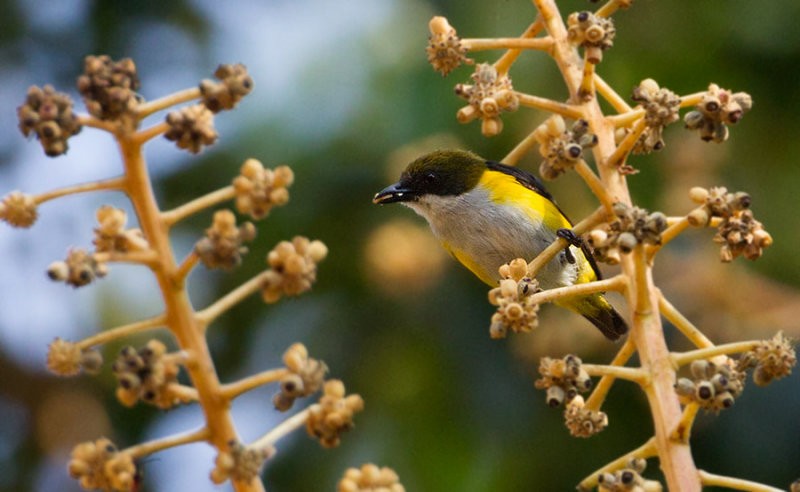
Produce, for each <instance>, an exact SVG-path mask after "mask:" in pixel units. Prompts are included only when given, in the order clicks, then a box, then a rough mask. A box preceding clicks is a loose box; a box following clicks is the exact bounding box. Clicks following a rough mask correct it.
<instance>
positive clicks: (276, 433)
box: [251, 408, 311, 448]
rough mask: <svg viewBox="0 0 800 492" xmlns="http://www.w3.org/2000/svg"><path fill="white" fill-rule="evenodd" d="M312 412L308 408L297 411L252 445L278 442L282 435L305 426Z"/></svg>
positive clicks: (265, 445)
mask: <svg viewBox="0 0 800 492" xmlns="http://www.w3.org/2000/svg"><path fill="white" fill-rule="evenodd" d="M309 413H311V412H310V411H309V409H308V408H306V409H305V410H303V411H302V412H299V413H296V414H294V415H292V416H291V417H289V418H288V419H286V420H284V421H283V422H281V423H280V424H279V425H278V426H277V427H275V428H273V429H272V430H270V431H269V432H267V433H266V434H264V435H263V436H262V437H260V438H259V439H258V440H257V441H254V442H253V443H252V444H251V446H252V447H254V448H266V447H269V446H272V445H273V444H275V443H276V442H278V441H279V440H280V439H281V438H282V437H284V436H286V435H288V434H291V433H292V432H294V431H295V430H297V429H299V428H300V427H303V426H304V425H305V424H306V421H307V420H308V415H309Z"/></svg>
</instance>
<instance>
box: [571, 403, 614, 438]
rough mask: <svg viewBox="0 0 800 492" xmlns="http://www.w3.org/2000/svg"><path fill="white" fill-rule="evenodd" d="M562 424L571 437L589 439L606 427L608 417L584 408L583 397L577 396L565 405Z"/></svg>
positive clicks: (597, 411) (603, 413) (602, 413)
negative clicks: (563, 423)
mask: <svg viewBox="0 0 800 492" xmlns="http://www.w3.org/2000/svg"><path fill="white" fill-rule="evenodd" d="M564 422H565V424H566V426H567V429H569V433H570V434H571V435H572V436H573V437H591V436H593V435H595V434H597V433H599V432H601V431H602V430H604V429H605V428H606V427H608V415H606V414H605V412H601V411H599V410H591V409H588V408H586V402H585V401H584V400H583V397H582V396H581V395H578V396H576V397H575V398H573V399H572V400H570V402H569V403H567V406H566V408H565V409H564Z"/></svg>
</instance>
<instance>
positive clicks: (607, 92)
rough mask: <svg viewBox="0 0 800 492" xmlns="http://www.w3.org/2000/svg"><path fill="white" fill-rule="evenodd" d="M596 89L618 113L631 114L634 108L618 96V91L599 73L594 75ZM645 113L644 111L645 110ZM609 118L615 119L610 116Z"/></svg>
mask: <svg viewBox="0 0 800 492" xmlns="http://www.w3.org/2000/svg"><path fill="white" fill-rule="evenodd" d="M594 87H595V89H596V90H597V92H598V93H599V94H600V95H601V96H603V99H605V100H606V101H608V103H609V104H610V105H611V106H612V107H613V108H614V110H615V111H616V112H617V113H623V114H624V113H630V112H631V111H632V108H631V107H630V105H629V104H628V103H627V101H625V99H623V97H622V96H620V95H619V94H617V91H615V90H614V88H613V87H611V86H610V85H608V83H607V82H606V81H605V80H604V79H603V78H602V77H601V76H599V75H597V73H595V74H594ZM643 112H644V110H643ZM609 118H613V116H610V117H609Z"/></svg>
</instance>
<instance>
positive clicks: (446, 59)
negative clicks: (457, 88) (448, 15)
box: [425, 16, 474, 76]
mask: <svg viewBox="0 0 800 492" xmlns="http://www.w3.org/2000/svg"><path fill="white" fill-rule="evenodd" d="M428 28H429V29H430V31H431V35H430V36H429V37H428V46H427V47H426V48H425V51H426V52H427V53H428V63H430V64H431V66H433V69H434V70H436V71H437V72H439V73H441V74H442V76H445V75H447V74H448V73H450V72H451V71H453V70H454V69H456V68H457V67H458V66H459V65H461V64H462V63H466V64H472V63H474V61H473V60H471V59H469V58H467V56H466V55H467V48H465V47H464V45H462V44H461V39H459V37H458V36H457V35H456V30H455V29H454V28H453V27H452V26H451V25H450V23H448V22H447V19H445V18H444V17H440V16H436V17H433V18H432V19H431V21H430V22H429V23H428Z"/></svg>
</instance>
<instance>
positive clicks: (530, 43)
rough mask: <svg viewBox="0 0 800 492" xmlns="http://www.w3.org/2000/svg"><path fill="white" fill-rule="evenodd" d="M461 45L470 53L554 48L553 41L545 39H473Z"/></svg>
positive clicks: (463, 41)
mask: <svg viewBox="0 0 800 492" xmlns="http://www.w3.org/2000/svg"><path fill="white" fill-rule="evenodd" d="M461 45H462V46H464V47H465V48H467V49H468V50H469V51H480V50H499V49H508V50H539V51H549V50H550V49H551V48H552V47H553V39H552V38H550V37H543V38H488V39H481V38H473V39H462V40H461Z"/></svg>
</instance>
